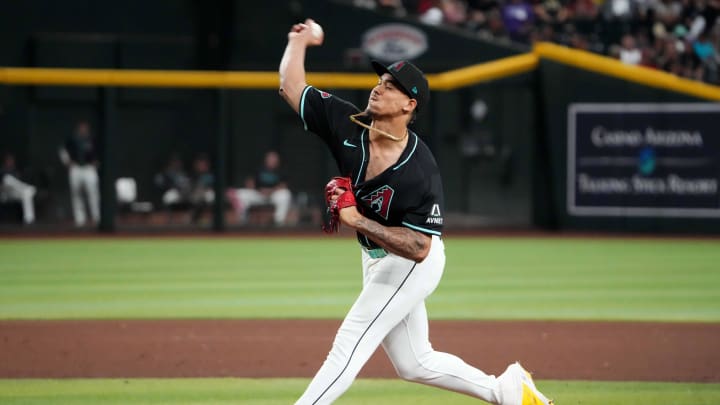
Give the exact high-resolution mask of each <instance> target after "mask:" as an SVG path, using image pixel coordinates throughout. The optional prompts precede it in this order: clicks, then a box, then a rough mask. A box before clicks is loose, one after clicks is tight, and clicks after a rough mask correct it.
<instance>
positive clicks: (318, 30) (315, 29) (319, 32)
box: [310, 21, 323, 39]
mask: <svg viewBox="0 0 720 405" xmlns="http://www.w3.org/2000/svg"><path fill="white" fill-rule="evenodd" d="M310 31H311V32H312V34H313V36H314V37H315V38H317V39H320V38H322V36H323V29H322V27H321V26H320V24H318V23H316V22H314V21H313V22H312V23H310Z"/></svg>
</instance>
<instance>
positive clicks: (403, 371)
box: [395, 363, 430, 382]
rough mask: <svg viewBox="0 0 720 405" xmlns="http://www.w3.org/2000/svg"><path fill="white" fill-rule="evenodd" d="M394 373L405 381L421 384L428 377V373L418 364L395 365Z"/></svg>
mask: <svg viewBox="0 0 720 405" xmlns="http://www.w3.org/2000/svg"><path fill="white" fill-rule="evenodd" d="M395 372H396V373H397V375H398V377H400V378H402V379H403V380H405V381H413V382H422V381H425V380H427V379H428V378H429V377H430V372H429V371H428V370H427V369H426V368H424V367H423V366H422V365H421V364H420V363H414V364H396V365H395Z"/></svg>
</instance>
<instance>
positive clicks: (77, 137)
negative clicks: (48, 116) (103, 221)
mask: <svg viewBox="0 0 720 405" xmlns="http://www.w3.org/2000/svg"><path fill="white" fill-rule="evenodd" d="M60 160H61V161H62V163H63V164H64V165H65V166H66V167H67V168H68V178H69V181H70V197H71V202H72V209H73V218H74V220H75V226H78V227H79V226H83V225H85V223H86V222H87V219H86V214H85V206H84V205H85V204H84V198H83V195H85V196H86V197H87V203H88V207H89V210H90V218H91V219H92V222H93V224H94V225H95V224H97V223H98V222H99V221H100V190H99V180H98V173H97V165H98V161H97V156H96V152H95V144H94V140H93V136H92V134H91V132H90V123H89V122H88V121H86V120H81V121H79V122H78V123H77V125H76V127H75V131H74V132H73V133H72V135H71V136H70V137H68V138H67V140H66V141H65V144H64V145H63V146H62V147H61V148H60Z"/></svg>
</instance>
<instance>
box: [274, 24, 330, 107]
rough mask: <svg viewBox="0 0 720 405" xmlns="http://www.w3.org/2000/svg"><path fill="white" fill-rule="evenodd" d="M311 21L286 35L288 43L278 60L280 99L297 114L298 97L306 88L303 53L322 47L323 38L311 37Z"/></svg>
mask: <svg viewBox="0 0 720 405" xmlns="http://www.w3.org/2000/svg"><path fill="white" fill-rule="evenodd" d="M312 23H313V20H311V19H309V18H308V19H307V20H305V22H304V23H302V24H295V25H293V26H292V28H291V29H290V32H289V33H288V43H287V46H286V47H285V52H284V53H283V56H282V59H281V60H280V68H279V73H280V90H279V91H280V97H282V98H283V99H284V100H285V101H286V102H287V103H288V104H289V105H290V107H292V109H293V110H294V111H295V112H296V113H297V112H299V109H300V97H301V96H302V92H303V90H304V89H305V87H306V86H307V82H306V81H305V51H306V50H307V48H308V46H318V45H322V42H323V39H324V36H320V37H316V36H314V35H313V33H312V30H311V29H310V25H311V24H312Z"/></svg>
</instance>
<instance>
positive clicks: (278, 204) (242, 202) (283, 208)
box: [229, 188, 292, 225]
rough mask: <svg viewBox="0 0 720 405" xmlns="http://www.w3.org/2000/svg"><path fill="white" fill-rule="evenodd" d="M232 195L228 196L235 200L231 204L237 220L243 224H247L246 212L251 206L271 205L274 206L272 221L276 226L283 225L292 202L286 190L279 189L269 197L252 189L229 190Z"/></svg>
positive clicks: (290, 194)
mask: <svg viewBox="0 0 720 405" xmlns="http://www.w3.org/2000/svg"><path fill="white" fill-rule="evenodd" d="M230 192H231V193H234V194H233V195H230V196H229V197H230V199H231V201H232V199H233V198H234V199H236V202H235V203H234V204H233V207H234V208H235V211H236V214H237V216H238V219H239V220H240V221H241V222H243V223H245V222H247V212H248V209H249V208H250V207H252V206H253V205H261V204H267V203H271V204H272V205H274V206H275V213H274V214H273V220H274V221H275V224H277V225H283V224H285V219H286V218H287V214H288V211H289V210H290V203H291V202H292V193H291V192H290V190H288V189H286V188H279V189H277V190H274V191H273V192H272V193H270V194H269V195H267V196H266V195H264V194H263V193H261V192H259V191H258V190H255V189H252V188H238V189H235V190H231V191H230Z"/></svg>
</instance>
